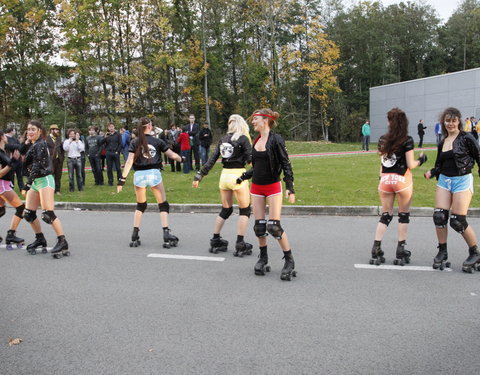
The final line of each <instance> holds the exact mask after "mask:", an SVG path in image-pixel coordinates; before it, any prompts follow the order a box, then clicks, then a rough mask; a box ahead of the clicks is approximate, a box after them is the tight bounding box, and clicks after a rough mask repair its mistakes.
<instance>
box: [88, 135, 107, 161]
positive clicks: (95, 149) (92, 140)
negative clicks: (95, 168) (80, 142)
mask: <svg viewBox="0 0 480 375" xmlns="http://www.w3.org/2000/svg"><path fill="white" fill-rule="evenodd" d="M102 141H103V137H102V136H101V135H98V134H96V135H89V136H88V137H87V141H86V142H85V151H86V153H87V155H88V156H89V157H91V158H93V157H98V156H100V153H101V152H102Z"/></svg>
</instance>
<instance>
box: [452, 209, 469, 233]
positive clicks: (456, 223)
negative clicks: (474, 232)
mask: <svg viewBox="0 0 480 375" xmlns="http://www.w3.org/2000/svg"><path fill="white" fill-rule="evenodd" d="M450 226H451V227H452V228H453V230H455V231H456V232H458V233H463V232H465V230H466V229H467V228H468V223H467V217H466V216H465V215H456V214H453V213H452V215H451V216H450Z"/></svg>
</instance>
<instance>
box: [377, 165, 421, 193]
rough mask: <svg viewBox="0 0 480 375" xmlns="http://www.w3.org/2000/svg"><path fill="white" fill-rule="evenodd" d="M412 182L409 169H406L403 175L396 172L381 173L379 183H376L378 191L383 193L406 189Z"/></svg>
mask: <svg viewBox="0 0 480 375" xmlns="http://www.w3.org/2000/svg"><path fill="white" fill-rule="evenodd" d="M412 184H413V181H412V172H410V169H407V171H406V172H405V175H403V176H402V175H401V174H397V173H382V177H381V178H380V183H379V184H378V191H381V192H384V193H398V192H400V191H402V190H406V189H408V188H409V187H411V186H412Z"/></svg>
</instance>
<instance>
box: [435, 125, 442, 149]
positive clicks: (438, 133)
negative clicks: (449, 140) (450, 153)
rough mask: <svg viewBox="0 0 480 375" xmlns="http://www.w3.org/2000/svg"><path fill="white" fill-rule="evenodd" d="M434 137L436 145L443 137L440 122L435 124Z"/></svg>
mask: <svg viewBox="0 0 480 375" xmlns="http://www.w3.org/2000/svg"><path fill="white" fill-rule="evenodd" d="M435 139H436V143H437V146H438V145H439V144H440V142H441V141H442V139H443V133H442V124H441V123H440V122H437V123H436V124H435Z"/></svg>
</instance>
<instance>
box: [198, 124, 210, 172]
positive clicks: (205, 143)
mask: <svg viewBox="0 0 480 375" xmlns="http://www.w3.org/2000/svg"><path fill="white" fill-rule="evenodd" d="M198 138H199V140H200V160H201V161H202V167H203V166H204V165H205V164H206V163H207V160H208V154H209V153H210V145H211V144H212V139H213V137H212V131H211V130H210V127H209V126H208V122H204V123H203V128H202V129H200V132H199V134H198Z"/></svg>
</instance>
